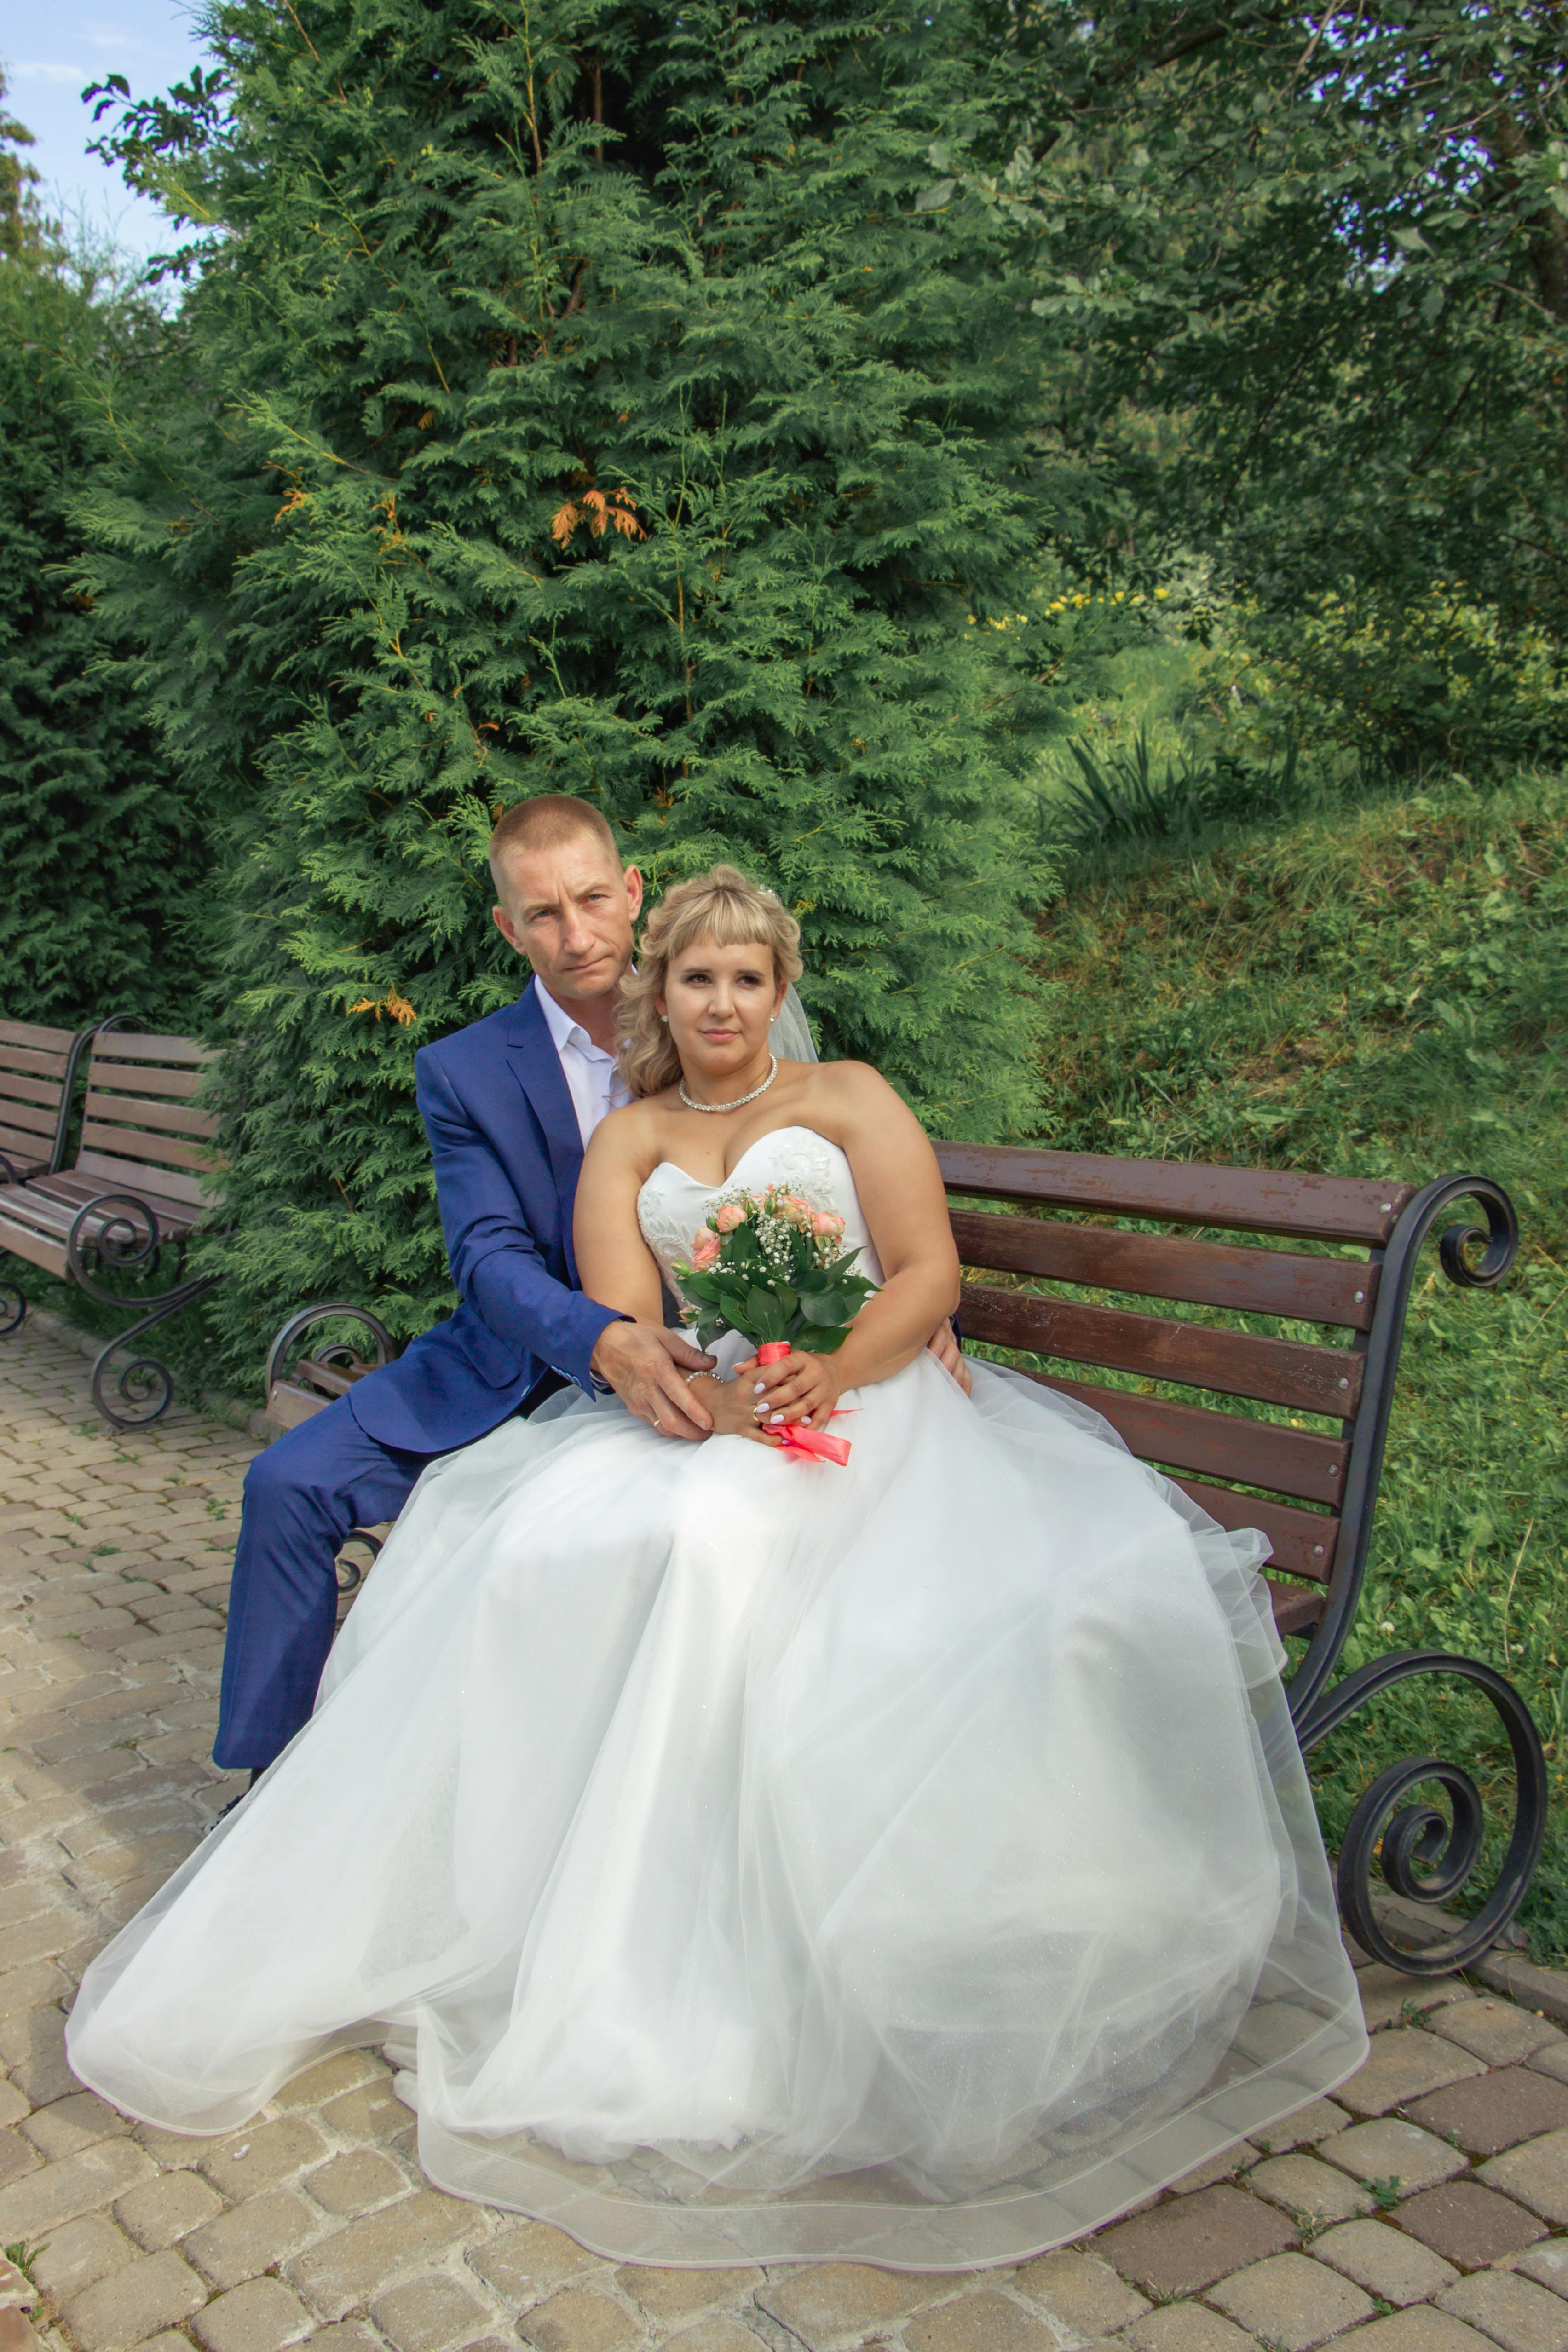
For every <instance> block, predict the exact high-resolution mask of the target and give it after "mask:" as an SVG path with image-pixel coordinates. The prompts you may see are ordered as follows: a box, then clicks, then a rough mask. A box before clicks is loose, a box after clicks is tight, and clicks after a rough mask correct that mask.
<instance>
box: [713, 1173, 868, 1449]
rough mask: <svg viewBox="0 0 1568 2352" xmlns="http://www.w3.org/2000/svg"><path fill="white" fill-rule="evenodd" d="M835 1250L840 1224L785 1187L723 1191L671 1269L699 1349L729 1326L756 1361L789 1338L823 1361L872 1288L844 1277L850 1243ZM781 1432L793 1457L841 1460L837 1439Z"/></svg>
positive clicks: (773, 1356) (783, 1350)
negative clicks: (684, 1255) (803, 1455)
mask: <svg viewBox="0 0 1568 2352" xmlns="http://www.w3.org/2000/svg"><path fill="white" fill-rule="evenodd" d="M843 1244H844V1220H843V1218H842V1217H841V1216H838V1215H837V1213H835V1212H834V1211H833V1210H831V1209H819V1208H817V1207H816V1205H815V1204H814V1203H813V1202H810V1201H807V1200H805V1199H803V1198H802V1196H801V1194H800V1193H798V1192H791V1191H790V1189H789V1187H788V1186H787V1185H785V1184H770V1185H769V1187H768V1189H767V1191H766V1192H729V1193H723V1194H721V1196H720V1198H719V1199H718V1200H717V1201H715V1202H714V1204H713V1206H712V1208H711V1209H710V1211H709V1212H708V1219H707V1223H705V1224H703V1225H701V1226H700V1228H699V1229H698V1231H697V1232H696V1233H695V1234H693V1235H692V1240H691V1255H690V1257H689V1259H683V1260H680V1261H679V1262H678V1263H677V1265H676V1267H675V1273H676V1276H677V1277H678V1279H679V1283H680V1287H681V1290H682V1291H683V1292H684V1294H685V1297H686V1300H687V1308H686V1316H687V1320H688V1322H689V1323H691V1324H693V1325H694V1326H695V1328H696V1336H697V1339H698V1342H699V1344H700V1346H701V1347H703V1348H708V1347H710V1346H711V1345H712V1343H713V1341H714V1339H717V1338H718V1336H719V1334H720V1333H721V1331H726V1330H728V1331H735V1332H738V1333H739V1334H740V1336H741V1338H742V1339H750V1340H751V1341H752V1343H753V1344H754V1346H755V1347H756V1349H757V1355H758V1359H759V1360H760V1361H761V1362H763V1363H775V1362H777V1361H778V1360H779V1358H780V1357H782V1356H787V1355H788V1353H789V1351H790V1349H791V1347H792V1346H793V1345H794V1344H795V1341H796V1340H799V1341H800V1342H801V1344H802V1345H803V1346H804V1347H805V1348H809V1349H812V1350H813V1351H814V1352H816V1354H818V1355H831V1354H832V1353H833V1351H834V1350H835V1349H837V1348H841V1347H842V1346H843V1345H844V1342H845V1340H846V1339H847V1338H848V1337H849V1326H850V1325H851V1323H852V1322H853V1321H854V1319H855V1318H856V1316H857V1315H858V1313H859V1311H860V1308H861V1307H863V1306H864V1304H865V1302H866V1300H867V1299H868V1297H870V1295H871V1293H872V1292H873V1291H874V1290H875V1289H876V1288H877V1285H876V1284H875V1283H874V1282H872V1281H871V1280H870V1279H869V1277H868V1276H866V1275H863V1274H856V1273H854V1272H853V1271H852V1268H853V1266H854V1263H855V1260H856V1259H857V1258H858V1256H859V1255H860V1252H859V1249H858V1247H856V1248H854V1249H850V1250H847V1249H846V1248H845V1247H844V1245H843ZM780 1434H781V1436H782V1437H783V1438H784V1443H785V1444H786V1445H790V1446H793V1447H795V1449H796V1451H798V1452H801V1453H808V1454H816V1455H817V1456H818V1457H819V1458H820V1459H823V1460H826V1461H831V1462H838V1463H843V1462H844V1461H846V1460H847V1458H848V1454H849V1447H848V1444H847V1441H846V1440H845V1439H844V1438H842V1437H827V1436H825V1435H824V1434H823V1433H821V1432H820V1431H816V1430H810V1429H807V1430H801V1429H799V1428H797V1427H795V1425H794V1424H793V1423H786V1424H785V1426H784V1429H783V1430H781V1432H780Z"/></svg>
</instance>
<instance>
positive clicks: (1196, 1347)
mask: <svg viewBox="0 0 1568 2352" xmlns="http://www.w3.org/2000/svg"><path fill="white" fill-rule="evenodd" d="M958 1313H959V1322H960V1324H961V1326H962V1328H963V1335H964V1337H965V1339H980V1340H984V1341H985V1342H986V1343H987V1344H988V1345H990V1346H992V1347H994V1348H1017V1349H1024V1350H1026V1352H1027V1353H1029V1354H1031V1355H1037V1356H1052V1357H1055V1358H1057V1359H1058V1360H1059V1361H1065V1362H1068V1363H1077V1364H1102V1365H1104V1366H1106V1367H1107V1368H1108V1369H1109V1370H1112V1371H1119V1372H1135V1373H1142V1374H1143V1375H1144V1376H1145V1377H1146V1378H1148V1379H1151V1380H1160V1381H1180V1382H1182V1383H1183V1384H1184V1385H1185V1386H1187V1387H1189V1388H1201V1389H1215V1390H1218V1391H1220V1392H1221V1393H1222V1394H1224V1395H1227V1396H1245V1397H1252V1398H1255V1399H1257V1400H1258V1402H1262V1403H1266V1404H1282V1405H1287V1406H1290V1407H1293V1408H1294V1409H1296V1410H1297V1411H1299V1412H1323V1413H1332V1414H1334V1415H1336V1416H1338V1417H1341V1418H1343V1419H1345V1420H1349V1419H1351V1418H1352V1416H1353V1414H1354V1412H1355V1408H1356V1401H1357V1399H1358V1398H1359V1396H1360V1394H1361V1378H1362V1359H1361V1357H1359V1356H1356V1355H1352V1353H1351V1352H1350V1351H1349V1349H1343V1348H1320V1347H1314V1346H1311V1345H1310V1344H1309V1343H1307V1342H1305V1341H1301V1340H1295V1339H1259V1338H1257V1337H1255V1336H1254V1335H1253V1334H1252V1333H1251V1332H1249V1331H1224V1330H1217V1329H1215V1327H1214V1326H1213V1325H1212V1324H1205V1323H1180V1322H1176V1321H1173V1320H1171V1319H1170V1318H1166V1317H1164V1316H1161V1315H1139V1314H1133V1313H1130V1312H1129V1311H1128V1310H1127V1309H1125V1308H1123V1307H1080V1306H1079V1305H1078V1304H1077V1303H1076V1302H1075V1301H1072V1300H1069V1299H1060V1298H1051V1297H1042V1296H1041V1295H1040V1293H1039V1292H1037V1291H1028V1290H993V1289H991V1288H989V1287H985V1288H982V1287H981V1286H979V1285H978V1284H974V1283H965V1284H963V1289H962V1295H961V1297H960V1301H959V1310H958Z"/></svg>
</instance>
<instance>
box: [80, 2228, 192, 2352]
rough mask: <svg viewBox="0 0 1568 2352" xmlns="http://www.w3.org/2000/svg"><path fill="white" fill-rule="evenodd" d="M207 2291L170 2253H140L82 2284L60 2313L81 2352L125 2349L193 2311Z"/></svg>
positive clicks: (187, 2265) (105, 2351)
mask: <svg viewBox="0 0 1568 2352" xmlns="http://www.w3.org/2000/svg"><path fill="white" fill-rule="evenodd" d="M206 2299H207V2291H206V2288H205V2285H204V2284H203V2283H202V2281H201V2280H200V2279H199V2278H198V2277H197V2276H196V2274H195V2271H194V2270H192V2269H191V2267H190V2265H189V2263H184V2262H182V2261H181V2259H180V2257H179V2255H178V2254H176V2253H174V2252H172V2251H170V2252H163V2253H161V2254H145V2255H143V2257H142V2260H141V2261H140V2262H139V2263H130V2264H129V2265H128V2266H127V2267H126V2268H125V2269H124V2270H122V2271H115V2272H113V2273H111V2275H110V2277H108V2278H105V2279H100V2281H99V2283H98V2284H97V2285H96V2286H89V2287H84V2288H83V2289H82V2292H81V2293H80V2294H76V2295H73V2296H72V2297H71V2299H70V2301H69V2303H68V2304H67V2305H66V2307H65V2309H64V2311H63V2312H62V2313H61V2317H62V2318H63V2319H64V2321H65V2324H66V2326H67V2327H68V2329H69V2331H70V2334H71V2336H73V2337H74V2338H75V2340H76V2342H77V2344H78V2345H79V2346H80V2347H82V2352H129V2347H131V2346H132V2344H140V2343H141V2342H142V2339H143V2337H144V2336H153V2335H155V2334H156V2333H157V2331H158V2330H159V2329H160V2328H161V2327H175V2326H178V2325H179V2323H180V2321H181V2320H182V2319H188V2318H189V2317H190V2315H191V2314H192V2312H193V2311H199V2310H200V2309H201V2307H202V2305H203V2304H205V2301H206Z"/></svg>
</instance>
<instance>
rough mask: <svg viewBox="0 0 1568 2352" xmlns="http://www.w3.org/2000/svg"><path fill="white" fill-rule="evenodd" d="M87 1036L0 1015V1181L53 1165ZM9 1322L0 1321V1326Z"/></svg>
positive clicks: (44, 1171) (15, 1180)
mask: <svg viewBox="0 0 1568 2352" xmlns="http://www.w3.org/2000/svg"><path fill="white" fill-rule="evenodd" d="M91 1039H92V1031H91V1030H90V1029H76V1030H71V1029H47V1028H43V1027H41V1026H40V1025H39V1024H37V1022H33V1021H0V1184H21V1183H25V1182H26V1180H27V1178H28V1177H29V1176H44V1175H48V1174H50V1173H52V1172H53V1171H54V1170H55V1169H57V1168H58V1166H59V1164H60V1161H61V1160H62V1159H63V1158H64V1157H65V1149H66V1133H67V1129H68V1126H69V1124H70V1114H71V1105H72V1103H73V1101H74V1099H75V1097H76V1080H77V1071H78V1069H79V1066H80V1063H81V1057H82V1055H83V1054H84V1053H85V1052H86V1050H87V1047H88V1045H89V1044H90V1042H91ZM3 1312H4V1307H3V1306H0V1314H3ZM20 1319H21V1318H19V1317H18V1318H17V1320H18V1321H19V1320H20ZM10 1328H13V1327H12V1326H11V1325H10V1324H6V1323H5V1322H0V1330H9V1329H10Z"/></svg>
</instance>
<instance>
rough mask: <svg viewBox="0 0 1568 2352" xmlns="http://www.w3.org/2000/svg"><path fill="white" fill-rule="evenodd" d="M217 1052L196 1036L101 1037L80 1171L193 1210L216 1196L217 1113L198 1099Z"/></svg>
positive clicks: (96, 1043) (91, 1071) (91, 1074)
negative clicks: (213, 1191) (212, 1183)
mask: <svg viewBox="0 0 1568 2352" xmlns="http://www.w3.org/2000/svg"><path fill="white" fill-rule="evenodd" d="M216 1059H217V1055H216V1053H215V1052H214V1051H212V1050H211V1049H210V1048H209V1047H207V1046H205V1045H197V1044H196V1043H195V1040H194V1039H192V1038H190V1037H154V1036H140V1035H136V1034H132V1033H130V1032H127V1031H123V1030H115V1031H112V1032H109V1033H103V1032H100V1034H98V1035H97V1036H96V1037H95V1038H94V1040H93V1046H92V1060H91V1062H90V1064H89V1067H88V1075H87V1101H86V1103H85V1105H84V1106H83V1110H82V1124H81V1142H80V1145H79V1149H78V1151H77V1156H76V1160H75V1163H74V1166H75V1170H76V1172H78V1173H79V1174H80V1175H83V1176H89V1177H91V1178H92V1179H93V1180H94V1181H95V1182H96V1181H101V1183H102V1185H103V1188H104V1190H105V1191H108V1190H109V1189H110V1186H112V1185H116V1184H123V1185H125V1186H126V1187H127V1188H128V1189H129V1190H130V1191H132V1192H147V1193H152V1194H153V1195H155V1196H156V1198H157V1199H158V1200H160V1201H166V1202H171V1203H174V1204H175V1205H176V1206H179V1207H183V1208H184V1209H185V1210H187V1211H188V1212H189V1213H190V1214H191V1216H192V1217H193V1219H194V1218H195V1216H196V1215H198V1214H199V1213H201V1211H202V1210H204V1209H205V1208H206V1207H207V1206H208V1204H209V1201H210V1198H211V1189H210V1184H209V1181H208V1180H209V1179H210V1177H211V1175H212V1173H213V1171H214V1169H215V1167H216V1161H215V1160H214V1157H213V1154H212V1151H211V1150H210V1148H209V1147H210V1144H211V1140H212V1138H213V1135H214V1134H215V1132H216V1128H217V1120H216V1116H215V1115H214V1113H213V1112H211V1111H207V1110H199V1109H198V1108H196V1105H195V1102H194V1101H193V1100H192V1097H193V1096H194V1095H195V1093H196V1091H197V1089H198V1088H199V1087H200V1086H201V1083H202V1077H203V1074H204V1073H205V1070H206V1069H207V1067H208V1066H209V1065H210V1064H211V1063H213V1062H215V1061H216Z"/></svg>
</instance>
